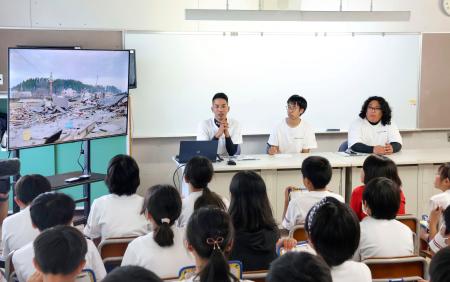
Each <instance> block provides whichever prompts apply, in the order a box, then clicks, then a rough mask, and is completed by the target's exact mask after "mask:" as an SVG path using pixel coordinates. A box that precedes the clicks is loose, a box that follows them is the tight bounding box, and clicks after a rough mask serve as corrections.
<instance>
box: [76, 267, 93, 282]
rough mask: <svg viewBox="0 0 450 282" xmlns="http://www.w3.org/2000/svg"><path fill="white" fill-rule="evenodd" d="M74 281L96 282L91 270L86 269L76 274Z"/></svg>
mask: <svg viewBox="0 0 450 282" xmlns="http://www.w3.org/2000/svg"><path fill="white" fill-rule="evenodd" d="M75 281H76V282H96V281H97V279H96V278H95V273H94V271H92V269H89V268H86V269H83V270H82V271H81V273H80V274H78V276H77V278H76V279H75Z"/></svg>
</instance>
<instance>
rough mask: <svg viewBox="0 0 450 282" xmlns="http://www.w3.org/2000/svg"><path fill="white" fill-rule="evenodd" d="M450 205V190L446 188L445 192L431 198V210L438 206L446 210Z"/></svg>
mask: <svg viewBox="0 0 450 282" xmlns="http://www.w3.org/2000/svg"><path fill="white" fill-rule="evenodd" d="M449 205H450V190H446V191H445V192H442V193H439V194H436V195H433V196H432V197H431V198H430V203H429V206H430V212H431V211H432V210H435V209H436V208H437V207H441V208H442V209H443V210H445V209H446V208H447V207H448V206H449Z"/></svg>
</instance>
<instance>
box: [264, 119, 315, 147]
mask: <svg viewBox="0 0 450 282" xmlns="http://www.w3.org/2000/svg"><path fill="white" fill-rule="evenodd" d="M267 143H269V144H270V145H272V146H278V147H279V150H280V153H283V154H290V153H301V152H302V149H315V148H317V142H316V135H315V133H314V130H313V129H312V127H311V126H310V125H309V124H308V123H307V122H306V121H304V120H301V122H300V124H299V125H297V126H296V127H290V126H289V125H288V124H287V123H286V120H285V119H283V121H282V122H281V123H279V124H278V125H277V126H276V127H275V129H274V130H273V131H272V133H271V134H270V136H269V141H267Z"/></svg>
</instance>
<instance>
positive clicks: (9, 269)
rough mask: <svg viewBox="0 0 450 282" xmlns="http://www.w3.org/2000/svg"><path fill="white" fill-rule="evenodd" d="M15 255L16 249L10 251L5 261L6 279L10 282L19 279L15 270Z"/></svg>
mask: <svg viewBox="0 0 450 282" xmlns="http://www.w3.org/2000/svg"><path fill="white" fill-rule="evenodd" d="M13 255H14V251H12V252H10V253H9V254H8V256H7V257H6V261H5V279H6V281H8V282H15V281H18V279H17V276H16V272H15V270H14V264H13V261H12V258H13Z"/></svg>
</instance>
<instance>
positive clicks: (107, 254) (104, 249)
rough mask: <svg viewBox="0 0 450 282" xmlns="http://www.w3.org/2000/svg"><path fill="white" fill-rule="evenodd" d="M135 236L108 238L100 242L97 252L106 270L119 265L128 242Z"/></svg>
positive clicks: (108, 270)
mask: <svg viewBox="0 0 450 282" xmlns="http://www.w3.org/2000/svg"><path fill="white" fill-rule="evenodd" d="M136 238H137V237H136V236H134V237H118V238H108V239H105V240H103V241H101V242H100V244H99V245H98V252H99V253H100V256H101V258H102V261H103V264H104V265H105V269H106V272H110V271H111V270H113V269H114V268H116V267H118V266H120V264H121V263H122V259H123V255H124V254H125V251H126V250H127V247H128V244H129V243H130V242H131V241H133V240H134V239H136Z"/></svg>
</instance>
